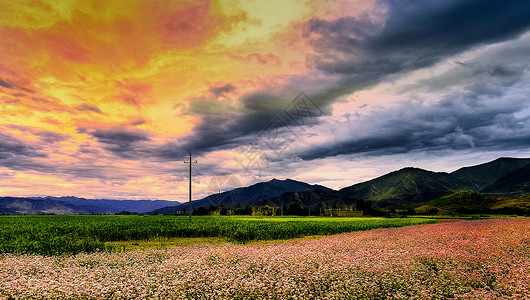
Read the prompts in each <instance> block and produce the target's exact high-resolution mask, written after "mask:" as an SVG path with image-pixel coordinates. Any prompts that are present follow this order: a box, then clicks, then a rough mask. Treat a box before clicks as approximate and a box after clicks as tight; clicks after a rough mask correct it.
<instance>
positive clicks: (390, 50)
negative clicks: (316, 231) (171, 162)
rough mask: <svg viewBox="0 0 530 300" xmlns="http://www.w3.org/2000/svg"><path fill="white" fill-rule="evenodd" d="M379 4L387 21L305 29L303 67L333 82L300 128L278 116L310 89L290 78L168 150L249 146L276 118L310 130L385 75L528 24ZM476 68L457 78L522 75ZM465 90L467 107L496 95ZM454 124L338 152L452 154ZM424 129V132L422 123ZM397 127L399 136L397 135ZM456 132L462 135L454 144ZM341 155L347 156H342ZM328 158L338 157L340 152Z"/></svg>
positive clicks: (209, 118)
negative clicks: (445, 146)
mask: <svg viewBox="0 0 530 300" xmlns="http://www.w3.org/2000/svg"><path fill="white" fill-rule="evenodd" d="M382 4H383V5H385V6H386V7H387V8H388V14H387V16H386V17H385V20H382V21H379V20H377V19H376V18H373V17H371V16H362V17H359V18H353V17H345V18H340V19H337V20H332V21H327V20H320V19H312V20H310V21H308V22H307V23H306V24H305V32H304V35H305V37H306V38H307V40H308V41H309V42H310V44H311V45H312V46H313V48H314V49H315V54H313V55H311V56H309V57H308V63H309V64H310V66H313V67H314V68H315V69H316V70H318V71H321V72H324V73H325V74H328V75H330V76H335V77H336V80H335V81H334V82H331V83H328V84H325V85H323V86H322V87H321V88H318V89H312V92H311V93H310V94H309V96H310V99H311V100H312V103H314V106H315V107H318V108H319V111H320V112H321V113H320V114H314V115H310V116H309V117H308V116H305V117H303V118H300V119H302V120H305V121H304V122H297V121H296V120H297V117H295V118H285V119H283V116H285V115H286V114H285V108H286V107H287V106H288V103H289V102H290V101H292V96H288V95H292V94H293V92H294V93H296V92H299V91H301V90H300V89H301V88H303V87H309V88H311V86H308V85H307V84H305V83H309V82H311V80H312V79H311V78H305V79H304V78H299V77H294V76H293V77H292V78H289V79H286V80H285V82H286V83H285V84H284V85H281V86H276V87H272V88H271V87H268V88H266V89H263V90H261V91H255V92H252V93H249V94H247V95H244V96H243V97H242V98H241V99H240V102H241V104H242V110H240V111H238V112H237V113H225V114H222V115H221V114H215V115H207V114H205V115H202V120H201V122H200V123H199V125H197V126H196V127H195V128H194V130H193V133H192V134H191V135H190V136H188V137H186V138H184V139H181V140H179V141H178V142H176V143H175V144H174V145H177V146H178V147H181V149H182V150H183V151H185V152H187V151H193V152H195V153H197V152H199V153H204V152H209V151H215V150H219V149H229V148H236V147H238V146H243V145H246V144H248V143H255V142H256V141H257V140H258V139H259V135H260V134H261V133H262V132H263V131H264V130H267V128H268V127H269V126H270V124H274V123H275V120H277V119H278V116H280V117H279V118H280V119H281V120H282V121H281V122H276V125H275V126H280V127H282V126H283V127H290V126H299V125H314V124H317V123H318V122H319V119H318V117H319V116H322V115H325V114H326V113H327V112H328V108H329V106H330V105H331V104H333V103H335V102H337V101H338V100H339V99H341V97H343V96H345V95H351V94H352V93H355V92H356V91H359V90H362V89H365V88H367V87H371V86H374V85H376V84H378V83H381V82H383V81H384V80H386V79H387V78H388V76H389V75H396V74H405V73H408V72H411V71H415V70H419V69H423V68H426V67H430V66H433V65H434V64H436V63H439V62H441V61H443V60H444V59H446V58H449V57H452V56H454V55H455V54H459V53H462V52H464V51H467V50H470V49H475V48H477V47H480V46H484V45H488V44H492V43H497V42H502V41H507V40H510V39H514V38H517V37H518V36H520V35H521V34H522V33H524V32H525V31H526V30H527V29H528V28H530V18H528V17H527V16H528V15H530V3H521V2H520V1H507V2H504V1H503V2H499V1H497V0H484V1H477V0H465V1H460V0H459V1H456V0H454V1H443V2H440V1H428V0H427V1H425V0H417V1H398V0H396V1H393V0H391V1H387V2H384V3H383V2H382ZM481 68H482V69H481ZM481 68H476V67H473V68H471V71H466V72H467V73H466V72H463V74H466V76H469V77H473V76H476V77H487V78H490V77H496V78H497V79H498V80H501V81H503V80H506V82H503V84H504V85H505V86H510V85H513V84H515V83H517V82H518V81H519V80H520V77H521V76H522V74H523V73H524V70H522V69H517V68H516V67H514V66H506V65H503V64H501V63H496V62H492V63H491V64H490V65H489V66H486V65H482V66H481ZM313 75H314V74H311V76H313ZM469 77H467V78H469ZM467 88H468V89H469V91H465V92H466V93H465V97H469V98H467V99H465V100H464V101H471V100H473V98H476V97H478V96H479V95H485V94H489V95H493V94H494V93H502V92H499V91H498V90H496V89H495V88H492V87H491V86H488V85H486V86H485V85H481V84H480V82H478V81H477V85H476V86H471V85H470V86H468V87H467ZM481 89H482V90H481ZM471 91H473V92H474V93H475V95H473V94H472V93H471ZM459 97H463V96H462V95H459ZM459 99H462V98H459ZM466 105H467V104H466ZM198 113H200V111H198ZM425 114H426V115H429V114H427V113H425ZM287 115H288V114H287ZM472 115H473V114H470V116H469V118H470V119H471V120H474V121H479V119H477V118H473V117H472ZM456 116H459V114H457V115H456ZM485 116H486V115H482V117H485ZM384 117H387V116H384ZM390 117H391V116H390ZM418 117H421V116H418ZM429 117H432V115H429ZM447 117H449V115H447ZM461 117H462V118H461V119H458V117H457V119H458V121H455V123H453V124H452V125H453V126H452V127H451V126H448V127H447V128H445V129H444V130H445V132H438V133H436V134H434V135H432V136H431V135H429V134H425V136H421V135H420V136H419V137H418V138H417V139H414V138H413V137H411V136H410V135H409V134H410V133H411V130H412V128H409V127H408V125H409V123H407V122H404V121H403V120H399V119H398V120H395V119H393V118H390V119H391V120H393V121H395V122H396V123H395V126H394V125H393V124H394V123H392V122H390V121H389V122H388V123H385V124H386V125H385V126H383V127H385V128H383V127H381V128H380V129H385V130H386V127H388V132H392V134H390V135H389V137H386V135H387V133H382V135H381V136H379V137H378V136H371V137H366V140H363V141H362V143H360V144H363V146H362V148H359V149H357V148H356V147H358V144H359V143H357V142H358V140H354V141H353V144H348V145H344V147H339V149H357V150H351V151H352V152H353V153H355V152H363V151H365V150H362V149H368V148H373V149H385V147H387V146H386V145H388V142H391V143H390V144H394V145H397V143H395V142H397V141H400V140H403V141H407V140H410V142H409V143H406V142H405V143H404V146H403V147H401V146H399V147H398V146H396V147H395V148H393V149H390V148H388V149H387V150H388V151H389V152H390V151H394V152H403V151H408V150H407V149H412V148H414V147H416V148H417V147H418V146H414V147H412V145H413V144H414V143H416V142H417V141H422V142H420V143H422V145H428V144H429V141H430V139H431V138H434V137H446V138H448V139H449V138H453V139H454V140H455V143H456V141H462V143H461V146H459V147H465V145H467V144H466V143H464V140H465V138H466V136H465V135H467V134H468V128H467V127H465V126H460V125H459V124H460V122H463V121H464V119H465V117H464V116H463V115H462V116H461ZM466 117H467V116H466ZM308 120H310V121H308ZM367 121H368V122H369V121H371V120H367ZM426 121H427V124H431V123H429V119H428V118H427V120H426ZM400 126H404V127H405V128H401V130H399V127H400ZM458 128H460V129H461V130H462V134H460V136H459V129H458ZM425 129H427V128H425ZM415 134H418V133H415ZM474 134H475V135H474V136H475V137H476V135H477V134H478V132H477V131H475V132H474ZM390 138H395V142H394V143H393V142H392V141H391V140H389V139H390ZM433 143H434V144H432V146H433V147H436V142H433ZM440 143H441V142H440ZM477 145H479V144H477ZM420 148H421V147H420ZM348 151H350V150H344V152H348ZM331 152H332V153H335V152H336V154H339V153H342V150H332V151H331ZM336 154H333V155H336ZM319 156H320V154H311V153H307V154H305V155H304V156H303V157H305V158H306V159H311V158H312V157H319Z"/></svg>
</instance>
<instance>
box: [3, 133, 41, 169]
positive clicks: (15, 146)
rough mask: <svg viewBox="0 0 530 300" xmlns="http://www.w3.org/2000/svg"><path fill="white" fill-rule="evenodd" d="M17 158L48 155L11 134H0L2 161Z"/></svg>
mask: <svg viewBox="0 0 530 300" xmlns="http://www.w3.org/2000/svg"><path fill="white" fill-rule="evenodd" d="M17 156H25V157H46V154H44V153H42V152H40V151H39V149H37V148H35V147H33V146H30V145H28V144H27V143H25V142H23V141H21V140H19V139H17V138H15V137H13V136H12V135H10V134H7V133H2V132H0V161H2V160H6V159H10V158H13V157H17ZM4 163H5V162H4ZM2 165H3V166H5V165H4V164H3V163H2Z"/></svg>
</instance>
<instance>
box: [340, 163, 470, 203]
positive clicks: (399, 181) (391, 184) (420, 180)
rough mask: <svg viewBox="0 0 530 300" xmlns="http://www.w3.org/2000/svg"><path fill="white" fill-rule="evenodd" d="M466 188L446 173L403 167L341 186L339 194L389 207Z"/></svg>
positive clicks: (421, 200) (423, 200)
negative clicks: (353, 183) (344, 186)
mask: <svg viewBox="0 0 530 300" xmlns="http://www.w3.org/2000/svg"><path fill="white" fill-rule="evenodd" d="M464 188H465V185H464V184H463V183H462V182H460V181H459V180H458V179H456V178H454V177H452V176H451V175H449V174H447V173H443V172H431V171H427V170H423V169H418V168H404V169H401V170H398V171H395V172H391V173H389V174H386V175H383V176H381V177H378V178H375V179H372V180H370V181H366V182H363V183H359V184H355V185H352V186H350V187H346V188H344V189H341V190H340V191H339V195H340V196H342V197H351V198H357V199H364V200H368V201H372V202H374V203H375V204H377V206H379V207H386V206H390V205H410V204H413V203H419V202H425V201H429V200H432V199H436V198H438V197H441V196H445V195H450V194H452V193H453V192H455V191H459V190H462V189H464Z"/></svg>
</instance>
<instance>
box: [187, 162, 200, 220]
mask: <svg viewBox="0 0 530 300" xmlns="http://www.w3.org/2000/svg"><path fill="white" fill-rule="evenodd" d="M184 163H185V164H190V200H189V204H190V206H189V211H188V214H189V216H190V223H191V164H196V163H197V161H192V160H191V153H190V161H184Z"/></svg>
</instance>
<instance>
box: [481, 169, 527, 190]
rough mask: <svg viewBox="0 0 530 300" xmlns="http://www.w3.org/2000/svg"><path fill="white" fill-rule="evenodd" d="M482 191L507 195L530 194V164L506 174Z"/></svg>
mask: <svg viewBox="0 0 530 300" xmlns="http://www.w3.org/2000/svg"><path fill="white" fill-rule="evenodd" d="M480 192H481V193H485V194H505V195H524V194H530V164H527V165H525V166H524V167H522V168H519V169H517V170H515V171H512V172H510V173H508V174H506V175H505V176H503V177H501V178H499V179H498V180H497V181H495V182H494V183H492V184H490V185H488V186H487V187H486V188H484V189H482V190H481V191H480Z"/></svg>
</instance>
